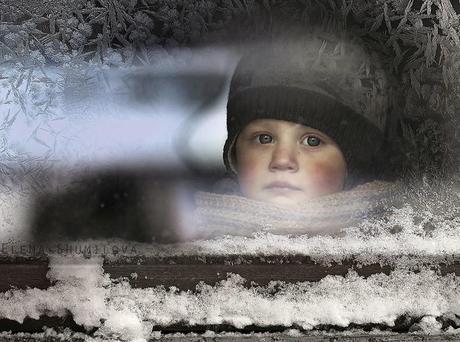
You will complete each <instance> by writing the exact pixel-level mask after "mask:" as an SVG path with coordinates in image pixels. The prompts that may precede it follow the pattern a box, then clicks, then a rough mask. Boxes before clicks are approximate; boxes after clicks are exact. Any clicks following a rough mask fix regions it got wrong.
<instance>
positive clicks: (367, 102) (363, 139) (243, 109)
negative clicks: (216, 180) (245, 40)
mask: <svg viewBox="0 0 460 342" xmlns="http://www.w3.org/2000/svg"><path fill="white" fill-rule="evenodd" d="M387 111H388V95H387V81H386V78H385V73H384V72H383V69H382V68H381V67H380V65H379V61H378V60H377V59H376V58H375V56H371V55H370V54H369V53H367V52H366V51H365V50H364V49H363V44H359V42H357V41H346V40H343V39H339V38H337V37H334V36H331V35H328V36H313V35H312V36H310V37H308V38H304V39H302V40H300V41H299V40H296V41H289V40H283V41H278V42H271V43H270V44H265V45H262V46H258V47H257V49H256V51H253V52H252V53H249V54H248V55H246V56H244V57H243V58H242V59H241V60H240V62H239V64H238V66H237V68H236V70H235V72H234V74H233V78H232V81H231V84H230V92H229V96H228V103H227V131H228V138H227V141H226V142H225V146H224V156H223V157H224V163H225V166H226V167H227V170H229V171H230V172H232V173H235V174H236V164H235V163H236V161H235V151H234V150H235V148H234V147H235V142H236V139H237V137H238V134H239V133H240V132H241V130H242V129H243V128H244V127H245V126H246V125H247V124H248V123H250V122H251V121H253V120H255V119H278V120H284V121H291V122H295V123H299V124H303V125H305V126H309V127H312V128H315V129H318V130H320V131H322V132H324V133H326V134H327V135H329V136H330V137H331V138H333V139H334V140H335V141H336V143H337V144H338V146H339V147H340V149H341V151H342V153H343V154H344V157H345V161H346V163H347V170H348V175H349V176H350V177H351V178H354V179H355V180H354V182H356V181H357V179H358V178H363V177H364V178H365V177H366V175H365V174H366V173H367V174H368V173H369V172H370V169H372V167H373V166H375V165H377V164H376V163H377V159H378V158H379V151H380V148H381V145H382V142H383V138H384V130H385V122H386V116H387Z"/></svg>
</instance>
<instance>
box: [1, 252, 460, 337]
mask: <svg viewBox="0 0 460 342" xmlns="http://www.w3.org/2000/svg"><path fill="white" fill-rule="evenodd" d="M50 267H51V269H50V271H49V274H48V276H49V277H50V279H52V280H53V281H55V282H56V283H55V284H54V285H53V286H52V287H50V288H49V289H47V290H38V289H27V290H11V291H8V292H6V293H3V294H1V297H0V308H1V309H0V317H1V318H8V319H12V320H16V321H18V322H22V321H23V320H24V318H26V317H31V318H35V319H38V318H39V317H40V316H41V315H48V316H65V315H66V314H67V313H68V312H70V313H71V314H72V315H73V317H74V319H75V321H76V322H77V323H78V324H81V325H83V326H85V327H86V328H92V327H95V328H98V330H97V331H96V332H95V334H94V335H95V336H100V337H108V338H117V339H121V340H143V339H145V338H147V337H148V336H149V335H150V332H151V331H152V327H153V326H169V325H172V324H176V323H180V324H185V325H190V326H194V325H204V326H206V325H212V324H230V325H232V326H234V327H236V328H244V327H246V326H249V325H258V326H273V325H278V326H284V327H286V329H288V328H291V327H294V328H297V329H304V330H310V329H313V328H315V327H318V326H322V325H332V326H339V327H347V326H348V325H350V324H351V323H355V324H384V325H387V326H390V327H391V326H394V324H395V320H396V319H397V318H398V317H400V316H409V317H416V318H422V320H421V321H420V323H419V328H420V329H423V331H424V332H425V333H440V332H442V331H441V324H440V323H439V322H438V321H436V318H438V317H441V316H445V315H447V316H451V317H458V316H460V286H459V285H460V281H459V280H458V279H457V278H456V277H455V276H454V275H447V276H444V277H441V276H439V275H437V274H436V273H435V272H434V271H431V270H422V271H421V272H419V273H413V272H408V271H406V270H395V271H394V272H393V273H391V274H390V275H385V274H375V275H372V276H370V277H369V278H367V279H364V278H363V277H360V276H358V275H357V274H356V273H355V272H350V273H349V274H348V275H347V276H345V277H341V276H327V277H326V278H324V279H322V280H321V281H319V282H316V283H311V282H303V283H297V284H286V283H283V282H272V283H270V284H269V285H267V286H264V287H247V286H245V280H244V279H243V278H241V277H240V276H238V275H229V278H228V279H227V280H225V281H221V282H220V283H218V284H216V285H215V286H210V285H206V284H200V285H198V286H197V289H196V291H194V292H190V291H188V292H183V291H182V292H181V291H179V290H178V289H176V288H169V289H165V288H164V287H162V286H160V287H156V288H146V289H133V288H131V286H130V285H129V283H128V282H126V281H122V282H113V281H112V282H111V281H110V279H109V278H108V277H107V275H103V274H102V259H90V260H85V259H77V258H73V259H65V258H54V259H53V260H52V264H51V265H50ZM274 308H276V310H274Z"/></svg>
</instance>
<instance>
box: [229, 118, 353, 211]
mask: <svg viewBox="0 0 460 342" xmlns="http://www.w3.org/2000/svg"><path fill="white" fill-rule="evenodd" d="M236 164H237V172H238V181H239V184H240V189H241V191H242V193H243V195H244V196H246V197H248V198H252V199H255V200H259V201H264V202H270V203H276V204H282V205H291V204H300V203H302V202H303V201H306V200H308V199H311V198H314V197H318V196H323V195H328V194H332V193H335V192H338V191H341V190H342V189H343V184H344V181H345V177H346V173H347V171H346V164H345V159H344V157H343V154H342V152H341V150H340V148H339V147H338V146H337V144H336V143H335V142H334V141H333V140H332V139H331V138H330V137H328V136H327V135H326V134H324V133H322V132H321V131H318V130H316V129H313V128H309V127H306V126H304V125H300V124H296V123H293V122H289V121H281V120H273V119H259V120H255V121H252V122H250V123H249V124H248V125H247V126H246V127H245V128H244V129H243V131H242V132H241V133H240V135H239V136H238V139H237V141H236Z"/></svg>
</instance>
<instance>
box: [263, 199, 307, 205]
mask: <svg viewBox="0 0 460 342" xmlns="http://www.w3.org/2000/svg"><path fill="white" fill-rule="evenodd" d="M263 201H264V202H267V203H272V204H276V205H280V206H283V207H291V206H297V205H299V204H301V203H302V202H303V201H305V199H303V198H300V197H298V196H266V197H265V198H264V199H263Z"/></svg>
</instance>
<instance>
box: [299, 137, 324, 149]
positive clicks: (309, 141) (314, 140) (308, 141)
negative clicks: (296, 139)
mask: <svg viewBox="0 0 460 342" xmlns="http://www.w3.org/2000/svg"><path fill="white" fill-rule="evenodd" d="M302 144H304V145H308V146H311V147H316V146H319V145H320V144H321V139H320V138H318V137H315V136H314V135H309V136H307V137H305V138H304V139H303V140H302Z"/></svg>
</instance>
